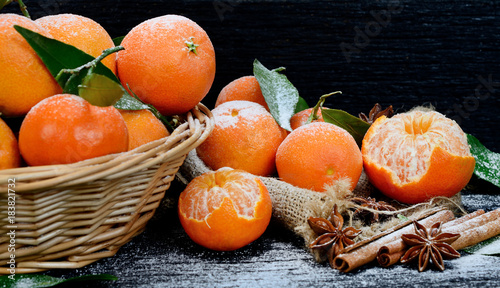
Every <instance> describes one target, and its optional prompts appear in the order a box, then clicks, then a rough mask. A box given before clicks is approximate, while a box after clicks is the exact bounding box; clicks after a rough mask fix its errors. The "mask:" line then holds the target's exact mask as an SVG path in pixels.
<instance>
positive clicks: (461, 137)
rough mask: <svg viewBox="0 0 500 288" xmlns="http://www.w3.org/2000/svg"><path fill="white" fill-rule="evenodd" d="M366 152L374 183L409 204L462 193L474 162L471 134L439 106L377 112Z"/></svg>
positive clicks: (388, 193) (367, 170)
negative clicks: (388, 115) (388, 113)
mask: <svg viewBox="0 0 500 288" xmlns="http://www.w3.org/2000/svg"><path fill="white" fill-rule="evenodd" d="M361 152H362V154H363V162H364V168H365V171H366V174H367V175H368V177H369V179H370V181H371V183H372V184H373V185H375V187H377V188H378V189H379V190H380V191H381V192H382V193H384V194H385V195H386V196H388V197H391V198H393V199H395V200H397V201H400V202H403V203H407V204H415V203H419V202H424V201H427V200H429V199H431V198H433V197H437V196H444V197H451V196H453V195H455V194H457V193H458V192H460V190H462V189H463V188H464V187H465V185H467V183H468V182H469V180H470V178H471V177H472V173H473V172H474V166H475V159H474V157H472V155H471V153H470V149H469V145H468V143H467V136H466V134H465V133H464V132H463V131H462V129H461V128H460V126H459V125H458V124H457V123H456V122H455V121H453V120H451V119H449V118H446V117H445V116H444V115H442V114H440V113H438V112H435V111H421V110H412V111H410V112H406V113H401V114H398V115H395V116H394V117H392V118H386V117H385V116H383V117H380V118H378V119H377V120H376V121H375V122H374V123H373V124H372V126H371V127H370V129H368V131H367V133H366V135H365V137H364V139H363V145H362V149H361Z"/></svg>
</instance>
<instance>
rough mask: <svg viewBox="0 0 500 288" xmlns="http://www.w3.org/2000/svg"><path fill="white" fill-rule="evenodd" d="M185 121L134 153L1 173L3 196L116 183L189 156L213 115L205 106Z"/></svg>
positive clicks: (209, 128) (206, 133) (210, 126)
mask: <svg viewBox="0 0 500 288" xmlns="http://www.w3.org/2000/svg"><path fill="white" fill-rule="evenodd" d="M185 116H186V117H185V118H186V121H185V122H183V123H182V124H180V125H179V126H178V127H176V128H175V129H174V131H172V133H171V134H170V135H169V136H167V137H164V138H162V139H158V140H155V141H152V142H149V143H147V144H144V145H142V146H140V147H137V148H135V149H133V150H130V151H126V152H122V153H116V154H109V155H105V156H100V157H95V158H91V159H87V160H83V161H79V162H75V163H71V164H58V165H44V166H28V167H20V168H13V169H5V170H0V193H8V184H9V183H11V182H12V179H15V189H16V190H15V191H16V193H18V192H36V191H40V190H44V189H48V188H53V187H55V186H58V187H60V186H72V185H78V184H80V183H87V182H90V181H95V180H98V179H114V178H120V177H126V176H127V175H129V174H131V173H133V172H136V171H138V170H141V169H146V168H148V167H151V166H153V165H156V164H158V163H161V162H165V161H168V160H169V159H170V158H174V157H175V156H177V155H180V154H187V153H188V152H189V151H190V150H192V149H195V148H196V147H197V146H198V145H200V144H201V143H202V142H203V141H204V140H205V139H206V138H207V137H208V136H209V135H210V133H211V132H212V130H213V128H214V121H213V114H212V112H211V111H210V110H209V109H208V108H207V107H206V106H205V105H203V104H202V103H198V104H197V106H196V107H194V108H193V109H192V110H190V111H189V112H187V113H186V114H185Z"/></svg>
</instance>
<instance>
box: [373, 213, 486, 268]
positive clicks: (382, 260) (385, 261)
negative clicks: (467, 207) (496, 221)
mask: <svg viewBox="0 0 500 288" xmlns="http://www.w3.org/2000/svg"><path fill="white" fill-rule="evenodd" d="M480 215H484V210H477V211H474V212H472V213H469V214H467V215H464V216H462V217H460V218H456V219H454V220H452V221H448V222H446V223H444V224H443V226H442V229H443V232H449V233H459V232H457V231H460V229H462V230H465V229H464V228H463V227H467V225H470V223H469V224H464V223H466V222H469V220H471V219H473V218H476V217H478V216H480ZM483 218H484V217H483ZM480 222H481V221H476V223H480ZM459 225H461V226H460V227H461V228H459V229H458V230H457V229H454V228H455V227H457V226H459ZM476 225H477V224H476ZM405 249H406V244H405V243H404V241H403V240H402V239H401V238H399V239H396V240H394V241H392V242H391V243H388V244H386V245H383V246H382V247H380V249H379V251H378V253H377V262H378V263H379V265H380V266H382V267H389V266H391V265H394V264H396V263H398V262H399V258H401V256H402V255H403V254H404V250H405Z"/></svg>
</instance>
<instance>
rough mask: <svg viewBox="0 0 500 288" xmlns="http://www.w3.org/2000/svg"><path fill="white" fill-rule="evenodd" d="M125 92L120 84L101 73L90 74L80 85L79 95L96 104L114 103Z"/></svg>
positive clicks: (108, 104)
mask: <svg viewBox="0 0 500 288" xmlns="http://www.w3.org/2000/svg"><path fill="white" fill-rule="evenodd" d="M124 93H125V90H123V87H122V86H121V85H120V84H118V83H116V82H115V81H113V80H111V79H109V78H108V77H106V76H103V75H100V74H94V73H91V74H88V75H87V76H85V78H83V81H82V84H80V85H78V95H80V97H82V98H83V99H85V100H87V101H88V102H89V103H90V104H92V105H95V106H101V107H106V106H111V105H114V104H115V103H116V102H117V101H118V100H120V98H121V97H122V96H123V95H124Z"/></svg>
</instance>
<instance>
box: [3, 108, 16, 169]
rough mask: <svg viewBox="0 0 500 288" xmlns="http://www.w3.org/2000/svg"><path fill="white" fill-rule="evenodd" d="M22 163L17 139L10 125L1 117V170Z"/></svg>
mask: <svg viewBox="0 0 500 288" xmlns="http://www.w3.org/2000/svg"><path fill="white" fill-rule="evenodd" d="M20 164H21V157H20V155H19V147H18V146H17V139H16V136H15V135H14V133H13V132H12V130H11V129H10V127H9V126H8V125H7V124H6V123H5V121H3V120H2V118H0V170H1V169H8V168H17V167H19V165H20Z"/></svg>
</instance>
